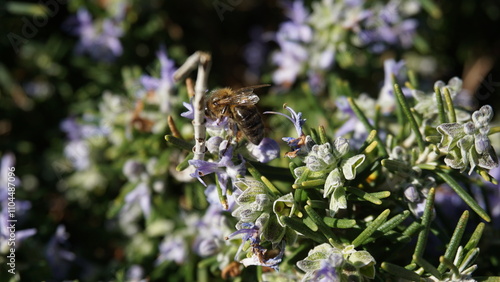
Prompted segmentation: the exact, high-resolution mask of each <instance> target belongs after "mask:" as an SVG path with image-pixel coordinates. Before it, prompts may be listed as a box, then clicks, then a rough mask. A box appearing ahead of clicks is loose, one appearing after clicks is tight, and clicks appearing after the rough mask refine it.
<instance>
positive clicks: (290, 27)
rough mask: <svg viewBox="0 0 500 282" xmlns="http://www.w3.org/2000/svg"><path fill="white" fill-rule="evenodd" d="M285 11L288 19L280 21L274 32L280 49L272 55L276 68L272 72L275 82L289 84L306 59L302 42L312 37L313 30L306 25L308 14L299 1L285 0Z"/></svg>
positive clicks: (306, 41)
mask: <svg viewBox="0 0 500 282" xmlns="http://www.w3.org/2000/svg"><path fill="white" fill-rule="evenodd" d="M285 13H286V15H287V16H288V17H289V18H290V21H287V22H285V23H282V24H281V26H280V28H279V30H278V31H277V32H276V42H277V43H278V45H279V46H280V49H281V51H280V52H278V53H276V54H274V55H273V58H272V60H273V63H274V64H276V65H277V66H278V69H277V70H276V71H275V72H274V73H273V81H274V82H275V83H276V84H280V85H285V86H290V85H291V84H293V83H294V82H295V79H296V77H297V75H298V74H299V72H300V71H301V69H302V65H303V64H304V63H305V62H306V61H307V59H308V52H307V50H306V48H305V46H304V43H308V42H310V41H311V40H312V38H313V31H312V29H311V27H310V26H309V25H307V19H308V16H309V14H308V13H307V11H306V9H305V7H304V5H303V3H302V2H300V1H294V2H293V3H291V4H290V3H288V2H285Z"/></svg>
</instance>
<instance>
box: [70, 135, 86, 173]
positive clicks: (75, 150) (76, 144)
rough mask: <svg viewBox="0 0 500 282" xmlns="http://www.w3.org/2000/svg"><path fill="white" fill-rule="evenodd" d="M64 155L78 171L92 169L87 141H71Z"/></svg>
mask: <svg viewBox="0 0 500 282" xmlns="http://www.w3.org/2000/svg"><path fill="white" fill-rule="evenodd" d="M64 155H65V156H66V158H67V159H68V160H70V161H71V163H72V164H73V167H74V168H75V169H76V170H85V169H87V168H89V167H90V148H89V146H88V144H87V142H85V140H75V141H70V142H68V143H67V144H66V146H65V147H64Z"/></svg>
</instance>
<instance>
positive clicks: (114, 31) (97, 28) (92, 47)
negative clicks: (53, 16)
mask: <svg viewBox="0 0 500 282" xmlns="http://www.w3.org/2000/svg"><path fill="white" fill-rule="evenodd" d="M119 10H120V11H119V12H118V13H117V14H116V15H115V16H114V17H113V18H107V19H105V20H103V21H102V22H94V21H93V20H92V16H91V14H90V12H89V11H88V10H87V9H85V8H80V9H79V10H78V12H77V14H76V16H74V17H72V18H70V19H68V20H67V25H68V26H69V31H70V32H71V33H72V34H73V35H75V36H78V37H79V41H78V45H77V46H76V49H75V51H76V53H78V54H84V53H88V54H89V55H90V56H91V57H92V59H94V60H96V61H102V62H112V61H114V60H116V58H118V57H120V56H121V55H122V53H123V47H122V44H121V42H120V39H119V38H120V37H122V35H123V28H122V27H121V24H120V22H122V21H123V17H124V16H125V15H124V14H125V6H121V7H120V9H119Z"/></svg>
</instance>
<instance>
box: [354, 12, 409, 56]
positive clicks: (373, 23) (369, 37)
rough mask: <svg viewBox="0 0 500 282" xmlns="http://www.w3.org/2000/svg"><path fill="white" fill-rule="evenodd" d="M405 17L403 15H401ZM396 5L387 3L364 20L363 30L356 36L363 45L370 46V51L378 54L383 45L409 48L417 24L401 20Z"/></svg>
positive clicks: (383, 48) (382, 49)
mask: <svg viewBox="0 0 500 282" xmlns="http://www.w3.org/2000/svg"><path fill="white" fill-rule="evenodd" d="M403 16H405V15H403ZM403 16H401V11H399V10H398V4H397V3H395V2H389V3H388V4H387V5H386V6H384V7H383V8H382V9H381V10H380V11H379V12H378V13H374V14H373V15H371V16H370V17H368V18H367V19H366V23H365V26H364V30H359V32H358V36H359V38H360V39H361V41H362V42H363V43H364V44H371V45H372V48H371V49H372V51H373V52H376V53H380V52H382V51H384V50H385V46H384V44H387V45H398V44H399V45H401V46H402V47H403V48H409V47H411V46H412V44H413V38H414V36H415V33H416V28H417V25H418V22H417V21H416V20H414V19H402V17H403Z"/></svg>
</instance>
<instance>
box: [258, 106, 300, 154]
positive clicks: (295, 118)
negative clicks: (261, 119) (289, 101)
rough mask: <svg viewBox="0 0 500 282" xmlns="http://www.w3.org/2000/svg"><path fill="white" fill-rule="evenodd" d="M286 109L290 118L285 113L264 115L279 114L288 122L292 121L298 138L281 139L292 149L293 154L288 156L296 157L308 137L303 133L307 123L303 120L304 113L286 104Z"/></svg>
mask: <svg viewBox="0 0 500 282" xmlns="http://www.w3.org/2000/svg"><path fill="white" fill-rule="evenodd" d="M284 108H285V109H287V110H288V111H289V112H290V116H287V115H285V114H283V113H279V112H269V111H268V112H264V114H277V115H280V116H284V117H286V118H287V119H288V120H290V121H291V122H292V123H293V126H294V127H295V131H296V132H297V135H298V137H297V138H293V137H283V138H281V139H282V140H283V141H285V142H286V143H287V144H288V146H290V147H291V148H292V152H291V154H290V153H287V155H288V156H291V157H294V156H295V154H296V153H297V152H298V151H299V150H300V148H301V147H302V146H303V145H305V143H306V140H305V139H306V137H305V135H304V133H303V132H302V126H303V125H304V123H305V122H306V120H305V119H303V118H302V113H301V112H299V113H297V112H295V111H294V110H293V109H292V108H290V107H288V106H287V105H286V104H285V105H284Z"/></svg>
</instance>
